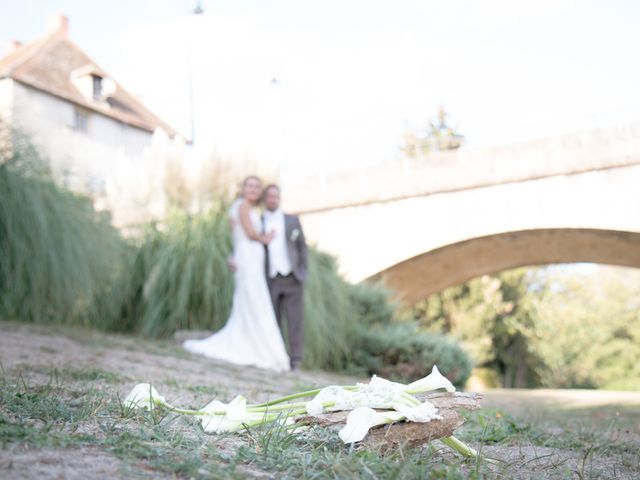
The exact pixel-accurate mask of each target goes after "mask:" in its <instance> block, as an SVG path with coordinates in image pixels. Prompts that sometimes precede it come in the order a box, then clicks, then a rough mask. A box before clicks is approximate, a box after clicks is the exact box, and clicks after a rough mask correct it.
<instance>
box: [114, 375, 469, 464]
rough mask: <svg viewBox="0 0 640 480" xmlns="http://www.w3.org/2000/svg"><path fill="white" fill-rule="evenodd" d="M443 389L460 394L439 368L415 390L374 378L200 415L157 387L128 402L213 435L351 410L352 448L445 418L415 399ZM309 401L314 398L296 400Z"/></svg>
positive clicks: (459, 447) (237, 401)
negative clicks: (376, 432) (382, 429)
mask: <svg viewBox="0 0 640 480" xmlns="http://www.w3.org/2000/svg"><path fill="white" fill-rule="evenodd" d="M438 389H445V390H446V391H447V392H454V391H455V387H454V386H453V384H452V383H451V382H450V381H449V380H447V379H446V378H445V377H444V376H442V375H441V374H440V372H439V371H438V368H437V367H436V366H434V367H433V370H432V371H431V373H430V374H429V375H427V376H426V377H424V378H422V379H420V380H417V381H415V382H413V383H410V384H409V385H404V384H401V383H396V382H391V381H389V380H385V379H384V378H380V377H377V376H375V375H374V376H373V377H372V378H371V380H370V381H369V383H357V384H356V385H347V386H338V385H332V386H328V387H325V388H322V389H317V390H309V391H306V392H299V393H294V394H292V395H287V396H285V397H281V398H277V399H275V400H271V401H269V402H265V403H259V404H247V400H246V398H245V397H243V396H242V395H238V396H237V397H236V398H234V399H233V400H232V401H231V402H229V403H223V402H220V401H219V400H213V401H212V402H210V403H209V404H207V405H206V406H204V407H203V408H201V409H199V410H188V409H183V408H177V407H174V406H173V405H170V404H169V403H167V401H166V400H165V399H164V397H162V396H161V395H160V394H159V393H158V391H157V390H156V389H155V388H154V387H153V386H151V385H150V384H148V383H141V384H138V385H136V386H135V387H134V388H133V390H132V391H131V393H130V394H129V395H128V396H127V397H126V398H125V400H124V401H123V402H122V403H123V406H124V407H125V408H128V409H138V408H140V409H147V410H153V409H155V408H165V409H168V410H170V411H173V412H175V413H180V414H184V415H192V416H195V417H197V418H198V419H199V420H200V422H201V424H202V428H203V429H204V431H205V432H207V433H223V432H238V431H241V430H243V429H245V428H249V427H252V426H257V425H265V424H270V423H281V424H284V425H286V426H287V428H291V429H292V430H295V429H296V428H300V427H302V426H304V424H302V423H296V418H298V419H300V418H303V417H305V416H312V417H313V416H318V415H322V414H324V413H326V412H338V411H349V414H348V416H347V420H346V425H345V426H344V427H343V428H342V429H341V430H340V431H339V436H340V439H341V440H342V441H343V442H344V443H348V444H350V443H355V442H360V441H362V440H363V439H364V438H365V437H366V435H367V433H369V430H370V429H371V428H374V427H377V426H380V425H387V424H391V423H395V422H402V421H405V422H419V423H426V422H430V421H432V420H440V419H442V417H441V416H440V415H438V408H437V407H436V406H435V405H434V404H433V403H431V402H429V401H422V402H421V401H420V400H418V399H417V398H416V397H415V395H416V394H421V393H425V392H429V391H433V390H438ZM303 398H311V399H310V400H307V401H294V400H299V399H303ZM440 441H442V442H443V443H444V444H445V445H447V446H449V447H451V448H453V449H454V450H456V451H457V452H458V453H460V454H462V455H464V456H466V457H477V456H478V453H477V452H476V451H475V450H474V449H473V448H471V447H469V446H467V445H465V444H464V443H462V442H461V441H460V440H458V439H457V438H455V437H453V436H450V437H446V438H440Z"/></svg>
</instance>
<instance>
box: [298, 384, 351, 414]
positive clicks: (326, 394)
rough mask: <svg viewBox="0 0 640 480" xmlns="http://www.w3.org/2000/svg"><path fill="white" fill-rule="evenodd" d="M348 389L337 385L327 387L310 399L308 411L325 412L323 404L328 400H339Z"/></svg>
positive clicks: (309, 412)
mask: <svg viewBox="0 0 640 480" xmlns="http://www.w3.org/2000/svg"><path fill="white" fill-rule="evenodd" d="M345 392H346V390H345V389H344V388H342V387H339V386H337V385H331V386H329V387H325V388H323V389H322V390H320V392H318V394H317V395H316V396H315V397H313V398H312V399H311V400H309V401H308V402H307V404H306V406H305V407H306V409H307V413H308V414H309V415H320V414H321V413H322V412H324V406H323V404H324V403H326V402H337V401H338V399H339V398H340V397H341V396H343V395H345Z"/></svg>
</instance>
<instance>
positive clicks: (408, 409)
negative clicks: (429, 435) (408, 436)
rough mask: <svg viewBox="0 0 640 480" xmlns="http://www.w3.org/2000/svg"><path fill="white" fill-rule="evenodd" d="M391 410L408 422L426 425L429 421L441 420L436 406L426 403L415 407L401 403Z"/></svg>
mask: <svg viewBox="0 0 640 480" xmlns="http://www.w3.org/2000/svg"><path fill="white" fill-rule="evenodd" d="M393 408H394V409H395V410H396V411H397V412H399V413H401V414H402V415H403V416H404V418H405V419H406V420H409V421H410V422H419V423H427V422H430V421H431V420H442V417H441V416H440V415H438V409H437V408H436V406H435V405H434V404H433V403H431V402H428V401H426V402H423V403H421V404H420V405H416V406H408V405H405V404H403V403H399V404H397V405H394V407H393Z"/></svg>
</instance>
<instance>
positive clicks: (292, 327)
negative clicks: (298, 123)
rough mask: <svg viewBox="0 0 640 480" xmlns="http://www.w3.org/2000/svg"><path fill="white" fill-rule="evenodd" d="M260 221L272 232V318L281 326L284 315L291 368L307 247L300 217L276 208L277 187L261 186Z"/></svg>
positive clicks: (295, 364) (298, 356)
mask: <svg viewBox="0 0 640 480" xmlns="http://www.w3.org/2000/svg"><path fill="white" fill-rule="evenodd" d="M264 204H265V207H266V211H265V214H264V224H265V229H266V231H269V232H271V231H273V232H274V236H273V239H272V240H271V242H269V244H268V245H267V247H266V249H267V255H266V265H265V267H266V275H267V281H268V284H269V292H270V294H271V301H272V303H273V308H274V310H275V314H276V318H277V319H278V323H279V324H280V327H281V328H282V316H283V314H284V315H285V316H286V317H287V333H288V337H289V349H290V353H289V356H290V359H291V369H292V370H296V369H298V368H299V367H300V364H301V363H302V349H303V345H304V328H303V327H304V282H305V280H306V279H307V268H308V256H309V255H308V248H307V242H306V240H305V237H304V232H303V230H302V225H301V223H300V219H299V218H298V217H297V216H296V215H287V214H285V213H283V212H282V210H281V209H280V188H279V187H278V186H277V185H269V186H267V187H266V188H265V190H264Z"/></svg>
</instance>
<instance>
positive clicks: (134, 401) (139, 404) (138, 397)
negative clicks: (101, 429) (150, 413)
mask: <svg viewBox="0 0 640 480" xmlns="http://www.w3.org/2000/svg"><path fill="white" fill-rule="evenodd" d="M166 403H167V402H166V401H165V399H164V397H162V396H161V395H160V394H159V393H158V391H157V390H156V389H155V388H154V387H152V386H151V385H150V384H148V383H139V384H138V385H136V386H135V387H133V390H131V393H129V395H127V398H125V399H124V401H123V402H122V405H123V406H124V407H125V408H144V409H147V410H153V409H154V407H155V406H159V405H166Z"/></svg>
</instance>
